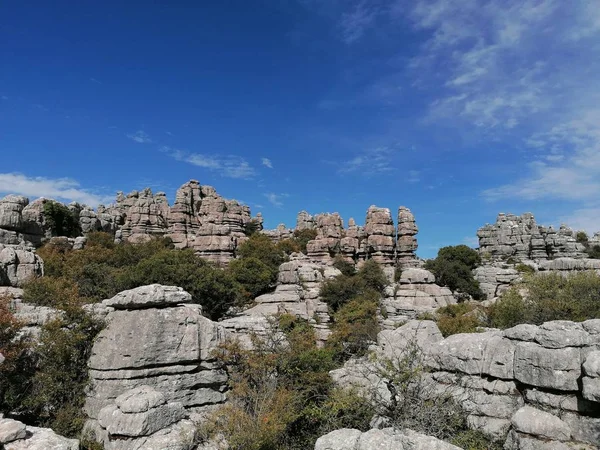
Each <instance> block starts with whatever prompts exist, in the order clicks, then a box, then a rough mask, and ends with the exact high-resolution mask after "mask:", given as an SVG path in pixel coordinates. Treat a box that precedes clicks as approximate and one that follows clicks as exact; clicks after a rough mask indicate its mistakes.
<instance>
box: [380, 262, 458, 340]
mask: <svg viewBox="0 0 600 450" xmlns="http://www.w3.org/2000/svg"><path fill="white" fill-rule="evenodd" d="M455 303H456V299H455V298H454V295H453V294H452V291H450V289H448V288H446V287H441V286H438V285H437V284H435V275H433V274H432V273H431V272H429V271H427V270H425V269H418V268H408V269H404V270H402V273H401V276H400V280H399V281H398V282H396V283H393V284H391V285H389V286H387V287H386V289H385V294H384V298H383V299H382V303H381V306H382V317H381V318H380V321H381V326H382V328H384V329H394V328H396V327H397V326H398V325H399V324H402V323H404V322H406V321H407V320H411V319H415V318H416V317H417V316H418V315H420V314H424V313H433V312H434V311H435V310H436V309H438V308H441V307H443V306H448V305H452V304H455Z"/></svg>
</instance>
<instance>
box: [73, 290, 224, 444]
mask: <svg viewBox="0 0 600 450" xmlns="http://www.w3.org/2000/svg"><path fill="white" fill-rule="evenodd" d="M190 302H191V295H190V294H188V293H187V292H185V291H183V290H182V289H181V288H177V287H169V286H161V285H149V286H142V287H139V288H136V289H132V290H129V291H123V292H121V293H119V294H117V295H116V296H115V297H113V298H111V299H109V300H104V301H103V302H102V304H100V305H95V306H93V307H90V309H91V310H92V311H93V312H94V313H95V314H97V315H98V316H99V317H105V320H106V323H107V325H106V328H104V330H103V331H101V332H100V334H99V335H98V337H97V338H96V341H95V343H94V346H93V348H92V352H91V357H90V360H89V363H88V366H89V369H90V370H89V373H90V378H91V383H90V387H89V392H88V397H87V400H86V404H85V408H84V410H85V412H86V414H87V415H88V417H89V420H88V422H87V424H86V428H87V429H89V430H90V431H93V432H94V433H95V434H96V436H97V437H99V438H101V439H103V440H106V439H109V437H107V435H106V433H107V432H108V433H109V435H110V434H119V433H117V432H116V431H115V433H113V432H112V431H111V428H110V426H109V421H108V419H107V417H106V410H104V409H103V408H105V407H109V406H111V405H112V406H111V408H112V410H111V411H116V409H115V408H119V410H120V411H121V412H122V413H129V412H131V411H128V410H126V409H127V407H124V406H123V402H122V401H121V400H123V397H120V399H119V396H121V395H122V394H125V393H126V392H127V391H129V390H130V389H134V388H140V386H148V387H149V388H151V389H153V390H155V391H158V392H159V393H160V399H161V400H160V401H161V402H162V399H163V396H164V400H165V401H166V402H167V404H177V405H181V406H182V407H183V408H184V409H185V410H186V415H187V414H188V413H190V412H196V411H201V410H203V409H204V408H206V407H209V406H211V405H216V404H219V403H222V402H223V401H224V400H225V390H226V382H227V376H226V373H225V372H224V371H223V369H222V368H221V367H220V366H219V365H217V363H216V362H215V360H214V359H213V356H212V354H211V352H212V350H213V349H214V348H215V347H216V346H217V345H218V344H219V343H221V342H223V340H224V339H225V331H224V329H223V327H221V326H220V325H218V324H217V323H215V322H212V321H210V320H209V319H207V318H205V317H204V316H202V314H201V307H200V306H199V305H195V304H191V303H190ZM144 389H147V388H144ZM148 395H150V396H151V397H153V398H154V397H156V395H154V394H148ZM156 401H157V402H158V400H156ZM161 404H162V403H161ZM115 405H116V406H115ZM123 408H126V409H123ZM148 408H150V407H148ZM173 408H175V409H173V411H179V409H178V408H179V406H173ZM171 409H172V408H171V407H169V411H171ZM102 411H104V413H102ZM148 411H150V410H147V411H146V412H148ZM161 411H162V410H161ZM150 412H151V413H152V414H154V413H155V412H156V411H150ZM171 412H172V411H171ZM171 412H169V414H168V415H169V417H171V418H174V417H175V416H176V417H177V418H178V419H179V415H178V414H175V413H173V414H171ZM111 414H113V413H112V412H111ZM114 414H116V415H119V413H118V412H114ZM157 414H158V412H157ZM161 414H162V413H161ZM159 415H160V414H159ZM126 419H127V418H126V417H125V418H124V419H123V420H124V421H125V422H127V420H126ZM140 420H141V419H140ZM144 420H146V419H144ZM148 420H150V419H148ZM169 425H170V424H169ZM132 437H134V436H132ZM109 440H110V439H109ZM107 448H108V447H107ZM110 448H112V447H110ZM114 448H115V449H116V448H121V447H118V446H117V444H115V447H114ZM123 448H134V447H123Z"/></svg>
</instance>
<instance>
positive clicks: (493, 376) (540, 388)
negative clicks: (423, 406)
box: [331, 319, 600, 449]
mask: <svg viewBox="0 0 600 450" xmlns="http://www.w3.org/2000/svg"><path fill="white" fill-rule="evenodd" d="M409 343H413V344H414V343H416V345H418V346H419V347H420V348H421V350H422V352H423V361H424V364H425V365H426V366H427V367H428V368H429V372H428V374H427V375H426V376H425V377H424V380H423V382H424V386H426V388H425V389H424V390H423V393H424V394H423V395H433V394H436V393H437V394H444V395H451V396H452V397H454V398H455V399H456V400H457V402H458V403H459V404H460V405H461V406H462V407H463V409H464V410H465V412H466V413H467V414H468V423H469V425H470V426H471V427H472V428H476V429H480V430H482V431H483V432H485V433H487V434H489V435H491V436H493V437H495V438H497V439H503V440H506V444H505V445H506V446H505V448H507V449H537V448H548V449H555V448H565V449H568V448H573V449H579V448H584V449H587V448H596V447H595V445H597V444H598V442H600V402H598V401H597V400H598V388H599V383H598V380H599V375H600V357H599V355H600V352H599V350H600V319H593V320H588V321H585V322H582V323H575V322H568V321H553V322H547V323H544V324H543V325H540V326H534V325H518V326H516V327H513V328H510V329H507V330H504V331H500V330H491V331H486V332H483V333H475V334H456V335H452V336H449V337H447V338H446V339H443V338H442V336H441V334H440V333H439V330H437V327H436V325H435V324H434V323H433V322H428V321H411V322H408V323H407V324H405V325H403V326H401V327H400V328H397V329H395V330H389V331H382V332H380V333H379V336H378V346H377V353H378V354H379V355H380V357H384V358H390V359H392V360H394V359H401V358H402V357H403V355H406V352H407V351H408V350H407V349H409V348H411V347H410V345H409ZM378 373H379V372H378V371H377V370H376V368H375V367H374V366H373V363H372V362H371V361H368V360H351V361H349V362H348V363H346V365H345V366H344V368H342V369H338V370H335V371H333V372H332V373H331V374H332V377H333V378H334V380H335V381H336V382H337V383H338V384H341V385H343V386H356V387H358V388H359V389H361V390H362V392H370V395H371V398H379V399H383V401H386V398H387V399H388V400H387V401H389V398H390V395H391V394H390V391H389V390H388V389H387V388H386V383H385V380H383V379H382V378H381V376H380V375H378ZM372 396H376V397H372ZM386 396H387V397H386Z"/></svg>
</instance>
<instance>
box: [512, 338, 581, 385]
mask: <svg viewBox="0 0 600 450" xmlns="http://www.w3.org/2000/svg"><path fill="white" fill-rule="evenodd" d="M514 376H515V379H517V380H519V381H520V382H522V383H525V384H529V385H533V386H538V387H542V388H550V389H558V390H561V391H577V390H578V389H579V385H578V382H577V380H578V379H579V377H580V376H581V352H580V350H579V349H578V348H573V347H567V348H558V349H555V348H553V349H549V348H545V347H542V346H541V345H539V344H535V343H533V342H519V343H518V344H517V345H516V349H515V353H514Z"/></svg>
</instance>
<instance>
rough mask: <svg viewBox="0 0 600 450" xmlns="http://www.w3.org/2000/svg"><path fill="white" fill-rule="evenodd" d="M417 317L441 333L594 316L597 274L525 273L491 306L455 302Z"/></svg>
mask: <svg viewBox="0 0 600 450" xmlns="http://www.w3.org/2000/svg"><path fill="white" fill-rule="evenodd" d="M421 318H422V319H433V320H436V321H437V324H438V327H439V328H440V331H441V332H442V334H443V335H444V336H449V335H451V334H456V333H473V332H476V331H477V330H478V329H480V328H482V327H493V328H502V329H505V328H510V327H513V326H515V325H519V324H522V323H528V324H534V325H541V324H542V323H544V322H547V321H550V320H571V321H574V322H581V321H584V320H588V319H597V318H600V276H599V275H597V274H595V273H594V272H580V273H575V274H573V275H569V276H564V275H560V274H558V273H536V274H533V273H529V272H527V273H525V274H524V279H523V282H522V283H520V284H517V285H515V286H513V287H511V288H510V289H509V290H508V291H506V292H505V293H503V294H502V296H501V297H500V298H499V299H498V300H497V301H496V303H494V304H492V305H491V306H488V307H483V306H481V305H479V304H477V303H459V304H457V305H450V306H447V307H444V308H440V309H438V310H437V311H436V313H435V314H434V315H431V314H428V315H423V316H421Z"/></svg>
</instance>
